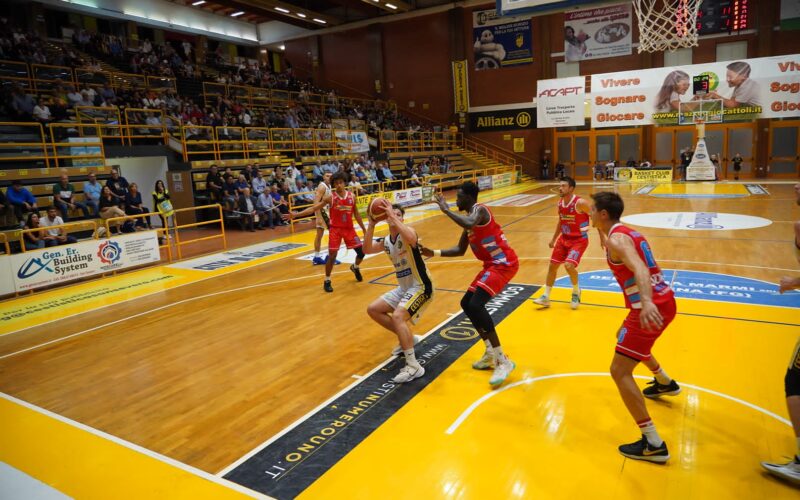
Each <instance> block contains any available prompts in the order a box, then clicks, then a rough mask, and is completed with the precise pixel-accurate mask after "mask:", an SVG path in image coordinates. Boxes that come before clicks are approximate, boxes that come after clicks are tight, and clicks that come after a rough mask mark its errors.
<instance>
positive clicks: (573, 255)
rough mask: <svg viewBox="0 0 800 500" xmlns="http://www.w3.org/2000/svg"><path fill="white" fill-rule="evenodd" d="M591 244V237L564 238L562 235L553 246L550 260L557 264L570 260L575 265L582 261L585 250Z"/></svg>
mask: <svg viewBox="0 0 800 500" xmlns="http://www.w3.org/2000/svg"><path fill="white" fill-rule="evenodd" d="M588 246H589V238H564V237H563V236H560V237H559V238H558V241H557V242H556V246H554V247H553V254H552V255H551V256H550V262H553V263H555V264H563V263H564V262H569V263H570V264H572V265H573V266H575V267H578V264H580V262H581V257H583V252H585V251H586V248H587V247H588Z"/></svg>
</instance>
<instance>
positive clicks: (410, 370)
mask: <svg viewBox="0 0 800 500" xmlns="http://www.w3.org/2000/svg"><path fill="white" fill-rule="evenodd" d="M386 214H387V219H386V222H388V224H389V236H386V237H385V238H383V241H382V244H379V243H376V242H375V241H374V240H373V234H374V231H375V221H374V220H373V219H372V218H370V221H369V222H370V223H369V226H368V227H367V231H366V233H365V234H364V253H367V254H370V253H378V252H381V251H383V252H386V253H387V254H388V255H389V258H390V259H391V260H392V264H394V271H395V275H396V276H397V288H395V289H394V290H391V291H389V292H387V293H385V294H383V295H382V296H381V297H380V298H378V299H375V301H373V302H372V303H371V304H370V305H369V307H367V313H368V314H369V315H370V317H371V318H372V319H373V320H375V322H376V323H378V324H379V325H381V326H382V327H384V328H386V329H387V330H389V331H390V332H392V333H394V334H395V335H397V338H398V340H399V341H400V347H401V349H402V350H403V354H404V356H405V360H406V364H405V366H404V367H403V368H402V369H401V370H400V373H398V374H397V375H396V376H395V377H394V378H393V379H392V381H393V382H395V383H403V382H410V381H412V380H414V379H415V378H419V377H421V376H423V375H424V374H425V368H423V367H422V365H420V364H419V362H417V358H416V356H415V354H414V344H415V336H414V335H413V334H412V333H411V327H410V326H409V324H408V323H409V322H411V323H416V322H417V320H419V317H420V315H421V314H422V311H423V309H425V307H426V306H427V305H428V304H429V303H430V302H431V300H432V299H433V282H432V281H431V278H430V276H429V275H428V270H427V268H426V267H425V261H424V260H423V258H422V252H421V251H420V247H419V245H418V243H419V238H418V237H417V232H416V231H414V228H412V227H410V226H407V225H406V224H404V223H403V215H404V214H405V210H403V208H402V207H401V206H400V205H389V202H388V201H387V202H386Z"/></svg>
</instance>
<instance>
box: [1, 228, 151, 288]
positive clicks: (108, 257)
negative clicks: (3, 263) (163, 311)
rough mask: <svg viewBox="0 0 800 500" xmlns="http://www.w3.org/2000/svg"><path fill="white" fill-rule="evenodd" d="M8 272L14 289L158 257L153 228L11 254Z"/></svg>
mask: <svg viewBox="0 0 800 500" xmlns="http://www.w3.org/2000/svg"><path fill="white" fill-rule="evenodd" d="M10 258H11V271H12V273H13V274H14V276H13V278H14V286H15V287H16V290H17V291H18V292H21V291H23V290H31V289H34V288H40V287H43V286H49V285H54V284H57V283H62V282H64V281H70V280H74V279H78V278H85V277H87V276H93V275H95V274H101V273H107V272H109V271H118V270H120V269H126V268H128V267H133V266H140V265H142V264H151V263H153V262H158V261H159V260H160V259H161V254H160V252H159V249H158V237H157V236H156V232H155V231H143V232H140V233H134V234H129V235H124V236H119V237H114V238H109V239H104V240H89V241H81V242H78V243H76V244H74V245H64V246H58V247H50V248H44V249H41V250H34V251H32V252H25V253H20V254H15V255H12V256H11V257H10Z"/></svg>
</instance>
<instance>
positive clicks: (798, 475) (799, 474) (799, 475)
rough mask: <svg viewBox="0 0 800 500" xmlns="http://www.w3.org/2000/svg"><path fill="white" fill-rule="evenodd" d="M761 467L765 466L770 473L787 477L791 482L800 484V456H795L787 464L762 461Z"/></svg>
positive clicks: (782, 477) (783, 477)
mask: <svg viewBox="0 0 800 500" xmlns="http://www.w3.org/2000/svg"><path fill="white" fill-rule="evenodd" d="M761 467H763V468H765V469H766V470H767V471H768V472H769V473H770V474H773V475H775V476H778V477H779V478H781V479H785V480H787V481H789V482H790V483H794V484H800V457H794V460H792V461H791V462H789V463H785V464H772V463H769V462H761Z"/></svg>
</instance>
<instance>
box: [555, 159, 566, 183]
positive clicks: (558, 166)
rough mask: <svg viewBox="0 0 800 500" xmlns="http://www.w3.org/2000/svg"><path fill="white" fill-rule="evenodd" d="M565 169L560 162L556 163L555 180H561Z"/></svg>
mask: <svg viewBox="0 0 800 500" xmlns="http://www.w3.org/2000/svg"><path fill="white" fill-rule="evenodd" d="M566 169H567V168H566V166H565V165H564V164H563V163H561V162H558V163H556V179H563V178H564V175H565V172H566Z"/></svg>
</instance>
